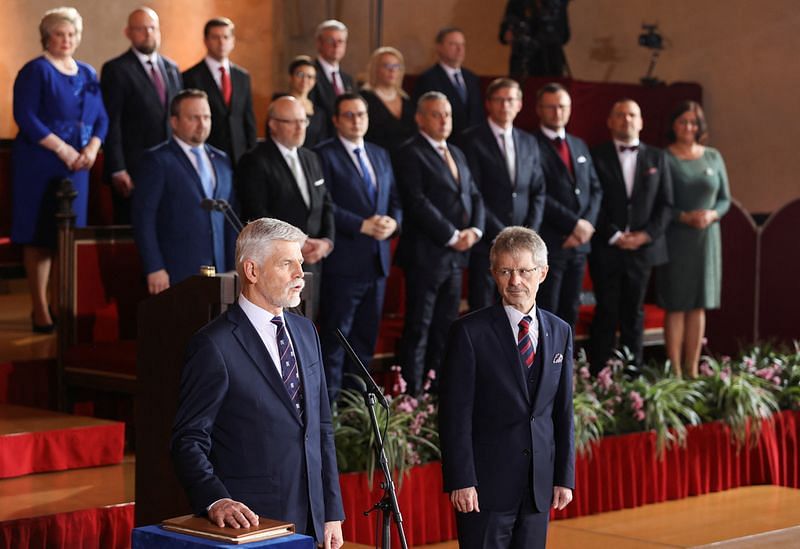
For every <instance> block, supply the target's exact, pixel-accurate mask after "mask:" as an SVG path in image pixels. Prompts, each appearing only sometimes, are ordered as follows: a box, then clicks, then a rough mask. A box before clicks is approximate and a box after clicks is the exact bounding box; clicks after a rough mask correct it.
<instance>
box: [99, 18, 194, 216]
mask: <svg viewBox="0 0 800 549" xmlns="http://www.w3.org/2000/svg"><path fill="white" fill-rule="evenodd" d="M125 36H126V37H127V38H128V40H130V42H131V49H129V50H128V51H126V52H125V53H123V54H122V55H120V56H119V57H117V58H115V59H112V60H111V61H108V62H107V63H106V64H105V65H103V70H102V73H101V79H100V87H101V88H102V90H103V102H104V103H105V106H106V111H107V112H108V119H109V123H108V136H107V137H106V141H105V143H104V144H103V153H104V154H105V164H104V170H105V174H106V179H107V181H108V182H110V183H111V186H112V187H113V190H114V192H113V193H112V200H113V205H114V223H117V224H128V223H130V197H131V194H132V193H133V191H134V188H135V187H136V182H135V181H134V180H133V178H132V177H131V175H130V172H131V171H132V170H133V169H134V168H135V167H136V164H137V163H138V162H139V160H140V159H141V157H142V155H143V154H144V152H145V151H146V150H147V149H149V148H150V147H154V146H156V145H158V144H159V143H162V142H163V141H166V140H167V139H168V138H169V136H170V135H171V128H170V124H169V116H168V111H169V105H170V102H171V101H172V98H173V97H175V95H176V94H177V93H178V92H179V91H180V90H181V88H182V87H183V83H182V80H181V73H180V71H179V70H178V66H177V65H176V64H175V63H173V62H172V61H170V60H169V59H167V58H166V57H163V56H161V55H159V53H158V48H159V46H160V45H161V29H160V27H159V22H158V14H157V13H156V12H155V11H153V10H151V9H150V8H144V7H143V8H137V9H135V10H134V11H133V12H131V14H130V15H129V16H128V26H127V27H125Z"/></svg>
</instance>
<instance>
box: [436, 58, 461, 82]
mask: <svg viewBox="0 0 800 549" xmlns="http://www.w3.org/2000/svg"><path fill="white" fill-rule="evenodd" d="M439 66H440V67H442V69H444V72H446V73H447V77H448V78H450V80H453V79H454V78H455V74H456V73H461V67H458V68H457V69H454V68H453V67H451V66H450V65H445V64H444V63H442V62H441V61H440V62H439ZM461 78H462V80H463V78H464V75H463V73H462V74H461Z"/></svg>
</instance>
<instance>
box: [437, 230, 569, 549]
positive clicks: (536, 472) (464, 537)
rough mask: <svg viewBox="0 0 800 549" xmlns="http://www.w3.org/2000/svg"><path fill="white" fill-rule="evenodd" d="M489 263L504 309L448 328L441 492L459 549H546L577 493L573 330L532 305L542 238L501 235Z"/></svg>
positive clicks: (528, 233) (542, 270)
mask: <svg viewBox="0 0 800 549" xmlns="http://www.w3.org/2000/svg"><path fill="white" fill-rule="evenodd" d="M490 261H491V270H492V276H493V277H494V280H495V283H496V284H497V289H498V292H499V293H500V296H501V297H502V301H501V302H500V303H497V304H495V305H492V306H490V307H486V308H485V309H481V310H479V311H477V312H474V313H471V314H469V315H467V316H465V317H462V318H461V319H459V320H457V321H456V322H454V323H453V326H452V328H451V330H450V336H449V339H448V342H447V348H446V354H445V359H444V362H443V365H442V372H441V378H440V384H439V395H440V407H439V436H440V439H441V445H442V472H443V478H444V490H445V491H446V492H449V494H450V501H451V502H452V504H453V507H454V508H455V510H456V511H457V513H456V521H457V527H458V541H459V546H460V547H461V548H462V549H465V548H466V549H471V548H476V549H478V548H489V547H492V548H495V547H507V548H511V547H525V548H544V547H545V542H546V539H547V525H548V519H549V515H550V508H551V507H553V508H555V509H559V510H561V509H563V508H565V507H566V506H567V505H568V504H569V502H570V501H571V500H572V489H573V488H574V484H575V444H574V435H573V419H572V418H573V411H572V330H571V329H570V327H569V325H567V324H566V323H565V322H564V321H562V320H560V319H559V318H557V317H556V316H555V315H553V314H551V313H549V312H547V311H545V310H543V309H542V308H541V307H539V306H538V305H537V300H536V294H537V292H538V290H539V288H540V285H541V284H542V282H543V281H544V280H546V278H547V276H548V274H549V273H548V260H547V246H546V245H545V243H544V241H543V240H542V239H541V238H540V237H539V235H538V234H536V233H535V232H534V231H532V230H530V229H527V228H524V227H517V226H514V227H508V228H506V229H503V230H502V231H501V232H500V234H499V235H498V236H497V238H496V239H495V242H494V244H493V245H492V248H491V251H490Z"/></svg>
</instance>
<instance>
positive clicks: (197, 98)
mask: <svg viewBox="0 0 800 549" xmlns="http://www.w3.org/2000/svg"><path fill="white" fill-rule="evenodd" d="M170 113H171V116H170V125H171V126H172V131H173V137H172V138H171V139H170V140H169V141H167V142H165V143H162V144H161V145H159V146H158V147H154V148H153V149H151V150H149V151H147V152H146V153H145V155H144V156H143V157H142V160H141V161H140V162H139V164H138V165H137V167H136V169H135V170H134V172H133V174H134V176H135V177H136V181H137V191H136V192H135V193H134V195H133V203H132V207H131V216H132V218H133V232H134V237H135V239H136V246H137V247H138V249H139V255H140V257H141V259H142V265H143V267H144V272H145V274H146V275H147V289H148V291H149V292H150V293H151V294H157V293H159V292H161V291H163V290H166V289H167V288H169V287H170V285H172V284H176V283H178V282H180V281H181V280H184V279H185V278H188V277H189V276H191V275H194V274H199V272H200V266H201V265H214V266H215V267H216V269H217V272H224V271H227V270H230V269H231V268H233V244H234V241H235V235H234V234H233V232H232V230H231V229H230V227H228V226H227V225H226V223H225V218H224V216H223V214H222V212H218V211H211V212H209V211H206V210H205V209H204V208H202V207H201V202H202V201H203V200H204V199H208V198H213V199H222V200H228V201H230V200H231V197H232V195H233V171H232V169H231V163H230V160H228V157H227V156H225V153H224V152H222V151H220V150H219V149H215V148H214V147H211V146H209V145H207V144H206V143H205V141H206V138H207V137H208V133H209V131H210V128H211V111H210V108H209V106H208V99H207V96H206V94H205V92H203V91H200V90H183V91H181V92H180V93H179V94H178V95H176V96H175V98H174V99H173V100H172V103H171V105H170Z"/></svg>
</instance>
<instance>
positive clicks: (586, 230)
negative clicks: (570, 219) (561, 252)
mask: <svg viewBox="0 0 800 549" xmlns="http://www.w3.org/2000/svg"><path fill="white" fill-rule="evenodd" d="M593 234H594V226H593V225H592V224H591V223H589V222H588V221H586V220H585V219H579V220H578V222H577V223H575V228H574V229H572V233H571V234H570V235H569V236H568V237H567V239H566V240H565V241H564V243H563V244H562V245H561V247H562V248H563V249H565V250H566V249H569V248H577V247H578V246H580V245H581V244H586V243H587V242H589V240H591V238H592V235H593Z"/></svg>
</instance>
